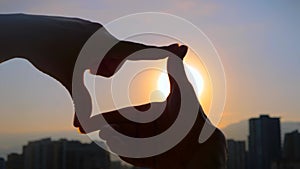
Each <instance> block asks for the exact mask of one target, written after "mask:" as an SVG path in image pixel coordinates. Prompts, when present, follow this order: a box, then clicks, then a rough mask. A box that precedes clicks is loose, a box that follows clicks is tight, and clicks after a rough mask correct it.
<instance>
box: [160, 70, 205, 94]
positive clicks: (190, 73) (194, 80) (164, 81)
mask: <svg viewBox="0 0 300 169" xmlns="http://www.w3.org/2000/svg"><path fill="white" fill-rule="evenodd" d="M184 69H185V72H186V75H187V78H188V80H189V81H190V83H191V84H192V85H193V87H194V90H195V93H196V95H197V96H198V97H200V96H201V93H202V91H203V88H204V82H203V77H202V75H201V73H200V72H199V71H198V70H197V69H196V68H194V67H192V66H190V65H187V64H184ZM157 88H158V90H159V91H161V92H162V94H163V97H164V98H163V99H165V98H167V96H168V95H169V93H170V81H169V77H168V74H167V73H166V72H163V73H161V74H160V76H159V78H158V81H157Z"/></svg>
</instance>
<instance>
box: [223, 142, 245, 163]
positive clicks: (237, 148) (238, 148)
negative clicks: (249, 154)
mask: <svg viewBox="0 0 300 169" xmlns="http://www.w3.org/2000/svg"><path fill="white" fill-rule="evenodd" d="M227 146H228V161H227V168H228V169H246V143H245V141H235V140H231V139H230V140H227Z"/></svg>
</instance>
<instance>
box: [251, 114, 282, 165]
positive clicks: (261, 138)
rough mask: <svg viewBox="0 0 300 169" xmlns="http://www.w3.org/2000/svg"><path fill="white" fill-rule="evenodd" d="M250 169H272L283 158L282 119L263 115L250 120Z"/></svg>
mask: <svg viewBox="0 0 300 169" xmlns="http://www.w3.org/2000/svg"><path fill="white" fill-rule="evenodd" d="M248 140H249V160H250V161H249V163H248V164H249V168H251V169H252V168H253V169H254V168H255V169H270V168H271V165H272V162H274V161H279V160H280V158H281V141H280V119H279V118H271V117H269V116H268V115H261V116H260V117H259V118H252V119H250V120H249V137H248Z"/></svg>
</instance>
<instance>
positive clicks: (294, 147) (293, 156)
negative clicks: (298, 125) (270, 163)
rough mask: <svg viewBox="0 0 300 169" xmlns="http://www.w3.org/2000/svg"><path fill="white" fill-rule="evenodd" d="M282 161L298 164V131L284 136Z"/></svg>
mask: <svg viewBox="0 0 300 169" xmlns="http://www.w3.org/2000/svg"><path fill="white" fill-rule="evenodd" d="M283 159H285V160H288V161H299V162H300V133H299V132H298V130H295V131H293V132H291V133H286V134H285V136H284V145H283Z"/></svg>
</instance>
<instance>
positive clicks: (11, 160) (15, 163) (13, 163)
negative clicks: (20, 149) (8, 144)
mask: <svg viewBox="0 0 300 169" xmlns="http://www.w3.org/2000/svg"><path fill="white" fill-rule="evenodd" d="M6 169H24V156H23V155H22V154H17V153H11V154H9V155H8V156H7V161H6Z"/></svg>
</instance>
